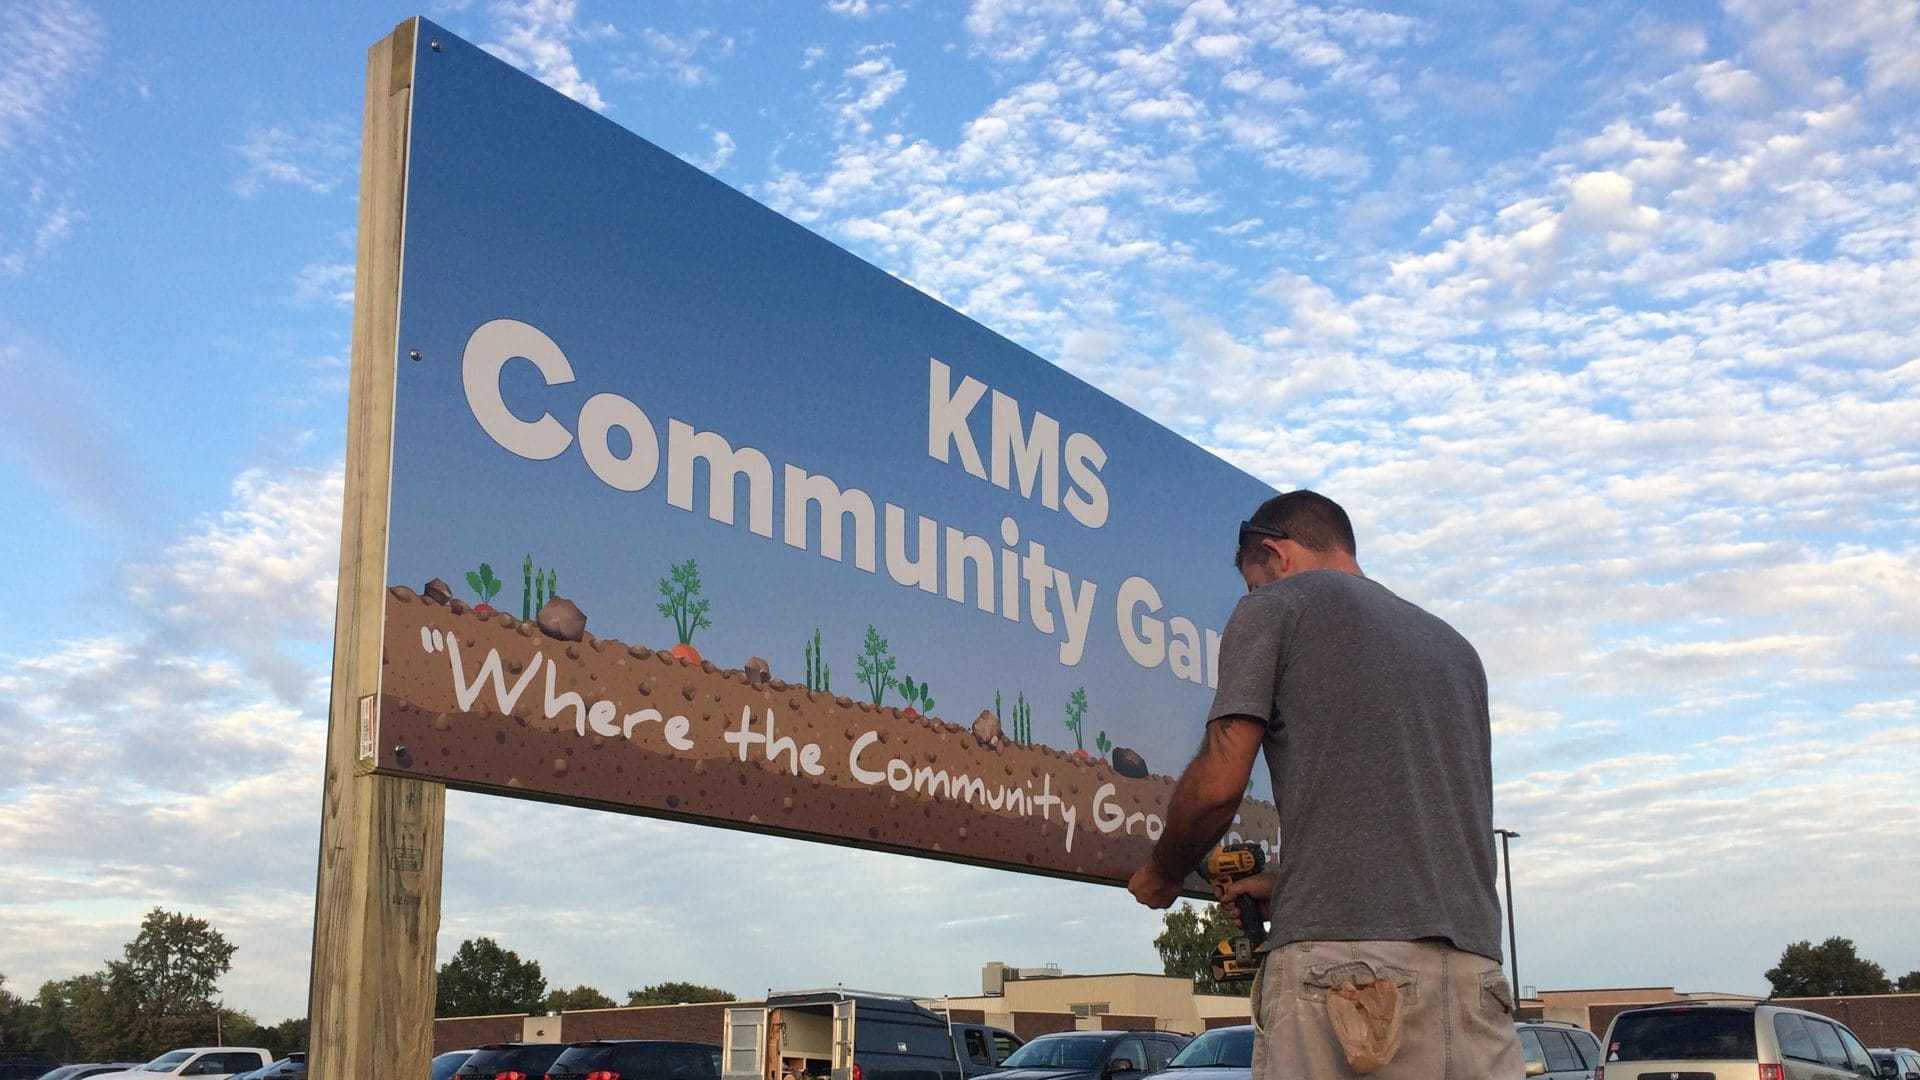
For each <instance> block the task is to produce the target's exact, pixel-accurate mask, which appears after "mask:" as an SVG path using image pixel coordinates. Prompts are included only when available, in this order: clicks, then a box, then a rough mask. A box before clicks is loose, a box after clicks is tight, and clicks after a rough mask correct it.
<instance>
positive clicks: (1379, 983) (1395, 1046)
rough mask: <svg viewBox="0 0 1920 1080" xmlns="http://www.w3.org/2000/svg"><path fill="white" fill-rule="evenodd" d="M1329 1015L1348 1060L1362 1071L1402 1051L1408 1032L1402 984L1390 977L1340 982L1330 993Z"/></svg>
mask: <svg viewBox="0 0 1920 1080" xmlns="http://www.w3.org/2000/svg"><path fill="white" fill-rule="evenodd" d="M1327 1016H1328V1018H1329V1019H1331V1020H1332V1021H1333V1034H1334V1036H1335V1037H1337V1038H1338V1039H1339V1040H1340V1049H1341V1050H1342V1051H1343V1052H1344V1053H1345V1054H1346V1055H1347V1064H1348V1065H1349V1066H1351V1067H1352V1068H1353V1071H1354V1072H1356V1073H1359V1074H1361V1075H1363V1076H1364V1075H1365V1074H1367V1073H1370V1072H1373V1071H1375V1070H1377V1069H1380V1068H1382V1067H1384V1066H1385V1065H1386V1064H1387V1062H1389V1061H1392V1060H1393V1055H1395V1054H1397V1053H1399V1052H1400V1038H1401V1036H1402V1035H1403V1034H1405V1032H1406V1016H1405V1012H1404V1010H1403V1009H1402V1008H1401V1001H1400V988H1399V987H1397V986H1395V985H1394V984H1393V980H1391V979H1375V980H1374V981H1373V982H1371V983H1368V984H1367V985H1366V986H1361V987H1355V986H1354V985H1353V984H1352V983H1341V984H1340V985H1339V986H1337V987H1334V988H1333V989H1332V990H1330V991H1328V993H1327Z"/></svg>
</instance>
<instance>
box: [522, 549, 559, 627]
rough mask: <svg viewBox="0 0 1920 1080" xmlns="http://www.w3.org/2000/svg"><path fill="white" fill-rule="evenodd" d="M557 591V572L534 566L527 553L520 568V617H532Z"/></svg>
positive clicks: (531, 557) (530, 556)
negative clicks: (525, 559)
mask: <svg viewBox="0 0 1920 1080" xmlns="http://www.w3.org/2000/svg"><path fill="white" fill-rule="evenodd" d="M559 591H560V575H559V573H558V572H556V571H553V570H548V569H545V568H536V567H535V566H534V565H533V556H532V555H528V556H527V561H526V562H524V563H522V564H521V568H520V617H521V618H522V619H531V618H533V617H534V616H535V615H537V614H539V613H540V609H541V608H543V607H546V606H547V601H548V600H551V599H553V597H554V596H556V595H557V594H558V593H559Z"/></svg>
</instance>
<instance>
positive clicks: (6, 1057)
mask: <svg viewBox="0 0 1920 1080" xmlns="http://www.w3.org/2000/svg"><path fill="white" fill-rule="evenodd" d="M59 1067H60V1063H59V1062H57V1061H49V1060H48V1059H46V1058H43V1057H41V1056H40V1055H39V1054H0V1080H38V1078H39V1076H40V1074H41V1073H43V1072H46V1071H47V1070H48V1069H57V1068H59Z"/></svg>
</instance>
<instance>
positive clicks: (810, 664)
mask: <svg viewBox="0 0 1920 1080" xmlns="http://www.w3.org/2000/svg"><path fill="white" fill-rule="evenodd" d="M832 688H833V669H832V668H831V667H828V666H827V664H826V662H825V661H823V660H822V659H821V658H820V631H819V629H817V628H816V629H815V630H814V632H813V640H812V641H809V642H807V689H809V690H831V689H832Z"/></svg>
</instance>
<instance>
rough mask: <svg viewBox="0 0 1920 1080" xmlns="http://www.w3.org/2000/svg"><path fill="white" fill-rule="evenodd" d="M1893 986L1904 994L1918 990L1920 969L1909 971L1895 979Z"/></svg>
mask: <svg viewBox="0 0 1920 1080" xmlns="http://www.w3.org/2000/svg"><path fill="white" fill-rule="evenodd" d="M1893 988H1894V989H1895V990H1898V991H1900V992H1901V993H1903V994H1910V993H1913V992H1914V991H1916V990H1920V969H1916V970H1913V971H1909V972H1907V973H1906V974H1905V975H1902V976H1900V977H1899V978H1898V979H1895V980H1894V983H1893Z"/></svg>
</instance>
